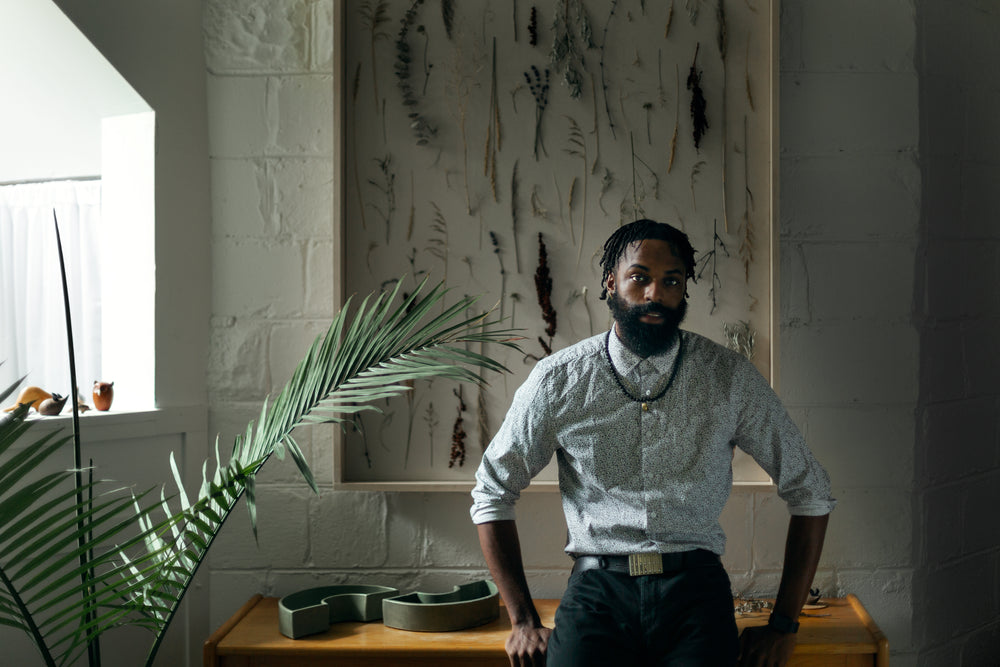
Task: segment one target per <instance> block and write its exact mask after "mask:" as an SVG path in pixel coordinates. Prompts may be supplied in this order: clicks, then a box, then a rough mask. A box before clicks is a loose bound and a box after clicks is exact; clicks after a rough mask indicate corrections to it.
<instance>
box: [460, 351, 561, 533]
mask: <svg viewBox="0 0 1000 667" xmlns="http://www.w3.org/2000/svg"><path fill="white" fill-rule="evenodd" d="M547 367H548V364H546V363H544V362H542V363H539V364H537V365H536V366H535V368H534V369H532V371H531V373H530V374H529V376H528V379H527V380H525V382H524V384H522V385H521V386H520V387H519V388H518V390H517V391H516V392H515V393H514V399H513V401H512V403H511V406H510V409H509V410H508V411H507V416H506V417H505V418H504V421H503V424H502V425H501V426H500V430H499V431H498V432H497V434H496V436H494V438H493V440H492V442H490V445H489V447H487V448H486V452H485V453H484V454H483V459H482V461H481V462H480V464H479V469H478V470H477V471H476V485H475V487H474V488H473V490H472V500H473V503H472V509H471V511H470V513H471V515H472V521H473V523H477V524H479V523H487V522H489V521H504V520H512V519H514V518H515V512H514V504H515V503H516V502H517V500H518V498H520V496H521V491H522V490H523V489H524V488H526V487H527V486H528V484H529V483H531V480H532V478H533V477H534V476H535V475H537V474H538V473H539V472H540V471H541V469H542V468H544V467H545V466H546V464H548V462H549V461H550V460H551V459H552V455H553V453H554V452H555V448H556V443H555V441H554V437H553V436H552V434H551V432H550V429H549V428H548V425H549V423H550V420H549V419H548V418H547V413H548V399H549V394H548V393H547V391H546V385H547V384H548V382H547V376H546V368H547Z"/></svg>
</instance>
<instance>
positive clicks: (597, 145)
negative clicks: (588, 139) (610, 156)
mask: <svg viewBox="0 0 1000 667" xmlns="http://www.w3.org/2000/svg"><path fill="white" fill-rule="evenodd" d="M590 94H591V99H592V100H593V102H594V129H593V130H591V131H590V133H591V134H592V135H594V161H593V163H592V164H591V165H590V173H591V174H596V173H597V163H598V162H600V160H601V124H600V122H599V119H600V116H599V114H598V112H597V86H595V85H594V75H593V73H592V74H591V75H590Z"/></svg>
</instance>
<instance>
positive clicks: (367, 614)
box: [278, 585, 399, 639]
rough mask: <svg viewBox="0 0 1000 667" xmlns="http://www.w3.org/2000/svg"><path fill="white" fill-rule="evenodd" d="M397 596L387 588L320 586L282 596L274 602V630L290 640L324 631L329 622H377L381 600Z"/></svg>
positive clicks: (393, 589)
mask: <svg viewBox="0 0 1000 667" xmlns="http://www.w3.org/2000/svg"><path fill="white" fill-rule="evenodd" d="M396 595H399V591H398V590H397V589H395V588H389V587H388V586H365V585H359V586H351V585H342V586H323V587H321V588H309V589H307V590H304V591H299V592H298V593H292V594H291V595H286V596H285V597H283V598H281V600H279V601H278V629H279V630H280V631H281V634H283V635H285V636H286V637H291V638H292V639H298V638H299V637H305V636H306V635H312V634H316V633H317V632H326V631H327V630H329V629H330V624H331V623H342V622H344V621H377V620H378V619H380V618H382V600H384V599H385V598H389V597H393V596H396Z"/></svg>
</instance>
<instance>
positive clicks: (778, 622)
mask: <svg viewBox="0 0 1000 667" xmlns="http://www.w3.org/2000/svg"><path fill="white" fill-rule="evenodd" d="M767 627H769V628H771V629H772V630H775V631H777V632H781V633H784V634H789V633H792V632H798V630H799V624H798V623H796V622H795V621H793V620H792V619H790V618H788V617H787V616H782V615H781V614H771V617H770V618H768V619H767Z"/></svg>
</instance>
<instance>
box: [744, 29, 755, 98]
mask: <svg viewBox="0 0 1000 667" xmlns="http://www.w3.org/2000/svg"><path fill="white" fill-rule="evenodd" d="M743 64H744V66H745V69H744V71H743V79H744V81H745V83H746V89H747V102H749V103H750V111H756V109H754V107H753V88H752V86H751V85H750V36H749V35H747V55H746V58H745V59H744V61H743Z"/></svg>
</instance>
